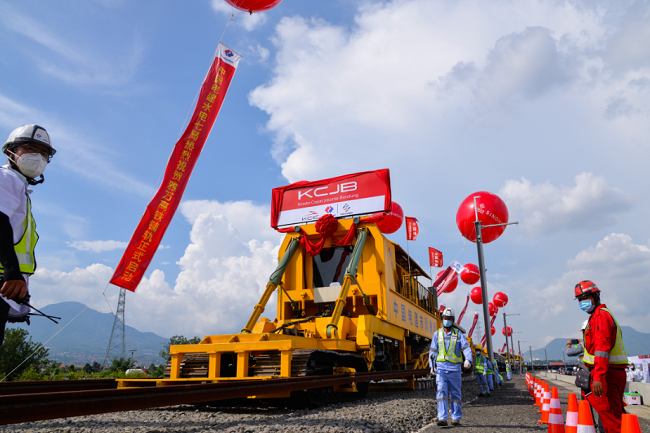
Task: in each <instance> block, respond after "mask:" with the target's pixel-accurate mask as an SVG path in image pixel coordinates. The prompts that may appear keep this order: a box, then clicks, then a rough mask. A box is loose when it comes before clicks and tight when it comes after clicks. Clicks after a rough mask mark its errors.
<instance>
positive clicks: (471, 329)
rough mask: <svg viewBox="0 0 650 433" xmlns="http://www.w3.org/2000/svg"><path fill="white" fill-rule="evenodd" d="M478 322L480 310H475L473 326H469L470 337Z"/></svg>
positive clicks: (468, 335)
mask: <svg viewBox="0 0 650 433" xmlns="http://www.w3.org/2000/svg"><path fill="white" fill-rule="evenodd" d="M477 323H478V311H475V312H474V320H473V321H472V327H471V328H469V331H468V332H467V338H470V337H471V336H472V334H473V333H474V328H476V324H477Z"/></svg>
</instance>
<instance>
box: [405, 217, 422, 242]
mask: <svg viewBox="0 0 650 433" xmlns="http://www.w3.org/2000/svg"><path fill="white" fill-rule="evenodd" d="M405 219H406V240H407V241H414V240H416V239H417V237H418V234H419V233H420V228H419V227H418V220H417V219H416V218H413V217H405Z"/></svg>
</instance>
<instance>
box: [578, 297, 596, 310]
mask: <svg viewBox="0 0 650 433" xmlns="http://www.w3.org/2000/svg"><path fill="white" fill-rule="evenodd" d="M580 309H581V310H582V311H584V312H585V313H591V312H592V311H593V309H594V307H593V305H591V299H589V300H587V301H581V302H580Z"/></svg>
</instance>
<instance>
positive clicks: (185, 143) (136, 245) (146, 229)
mask: <svg viewBox="0 0 650 433" xmlns="http://www.w3.org/2000/svg"><path fill="white" fill-rule="evenodd" d="M240 58H241V56H240V55H239V54H237V53H235V52H234V51H232V50H230V49H229V48H228V47H226V46H225V45H223V44H222V43H219V46H218V47H217V51H216V53H215V57H214V60H213V62H212V65H211V66H210V69H209V70H208V73H207V75H206V77H205V80H204V81H203V85H202V86H201V92H200V93H199V99H198V102H197V104H196V107H195V108H194V114H192V118H191V119H190V123H189V124H188V125H187V128H186V129H185V132H184V133H183V135H182V136H181V138H180V140H178V141H177V142H176V145H175V146H174V150H173V151H172V154H171V156H170V157H169V161H168V162H167V168H166V170H165V177H164V178H163V181H162V183H161V184H160V188H159V189H158V192H157V193H156V195H155V196H154V198H153V199H152V200H151V202H150V203H149V205H148V206H147V208H146V210H145V212H144V215H143V216H142V219H141V220H140V223H139V224H138V226H137V228H136V229H135V232H134V233H133V236H132V237H131V241H130V242H129V245H128V247H127V248H126V251H125V252H124V255H123V256H122V259H121V260H120V264H119V265H118V266H117V268H116V269H115V273H114V274H113V277H112V278H111V283H112V284H114V285H116V286H119V287H123V288H125V289H127V290H130V291H132V292H135V289H136V287H138V284H139V283H140V280H141V279H142V277H143V276H144V273H145V271H146V270H147V267H148V266H149V263H151V260H152V259H153V256H154V254H155V253H156V250H157V249H158V246H159V245H160V241H161V240H162V237H163V235H164V234H165V230H167V227H168V226H169V223H170V222H171V220H172V217H173V216H174V213H175V212H176V208H177V207H178V205H179V203H180V201H181V198H182V196H183V192H184V191H185V186H186V185H187V181H188V180H189V179H190V175H191V174H192V170H193V169H194V165H195V164H196V161H197V160H198V158H199V155H200V154H201V150H202V149H203V145H204V144H205V141H206V140H207V138H208V135H210V131H211V130H212V125H213V124H214V121H215V119H216V118H217V114H219V110H220V109H221V105H222V103H223V100H224V98H225V97H226V92H228V86H230V82H231V81H232V78H233V76H234V75H235V71H236V69H237V65H238V64H239V59H240Z"/></svg>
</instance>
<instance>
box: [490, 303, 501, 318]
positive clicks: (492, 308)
mask: <svg viewBox="0 0 650 433" xmlns="http://www.w3.org/2000/svg"><path fill="white" fill-rule="evenodd" d="M488 307H490V317H492V316H494V315H495V314H497V313H498V312H499V309H498V308H497V306H496V305H494V304H493V303H492V302H490V303H489V304H488Z"/></svg>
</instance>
